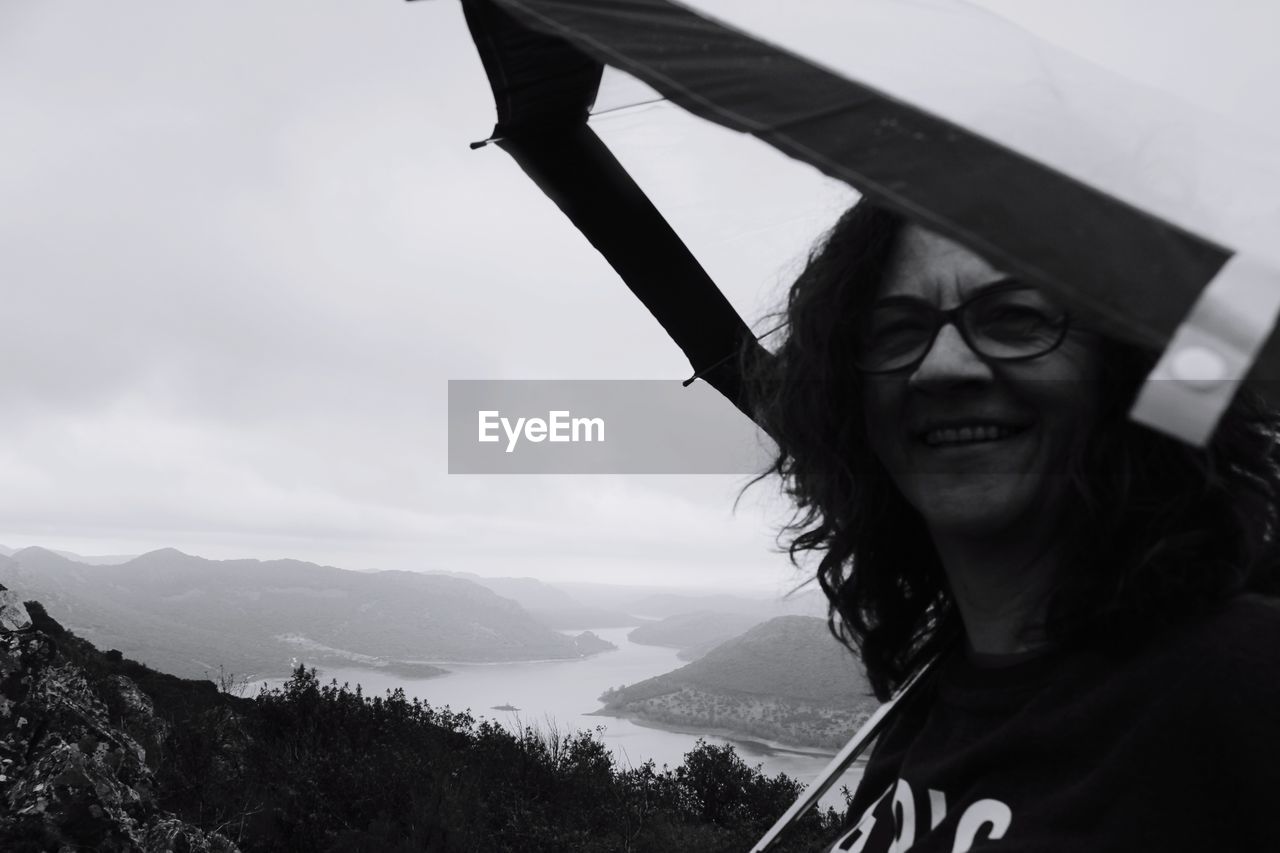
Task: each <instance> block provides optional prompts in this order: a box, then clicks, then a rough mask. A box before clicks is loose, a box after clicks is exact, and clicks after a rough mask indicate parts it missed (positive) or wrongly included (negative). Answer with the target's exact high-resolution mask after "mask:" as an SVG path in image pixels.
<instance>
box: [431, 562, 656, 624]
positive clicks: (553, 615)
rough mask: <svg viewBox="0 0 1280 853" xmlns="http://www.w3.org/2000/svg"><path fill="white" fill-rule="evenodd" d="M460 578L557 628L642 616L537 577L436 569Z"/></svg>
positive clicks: (628, 620) (636, 620) (634, 620)
mask: <svg viewBox="0 0 1280 853" xmlns="http://www.w3.org/2000/svg"><path fill="white" fill-rule="evenodd" d="M433 574H442V575H446V576H448V577H455V578H463V579H465V580H469V581H472V582H473V583H478V584H480V585H481V586H483V587H485V588H487V589H491V590H493V591H494V592H496V593H497V594H498V595H501V596H502V597H504V598H509V599H511V600H512V601H515V602H517V603H518V604H519V605H520V606H521V607H523V608H524V609H525V610H527V611H529V615H530V616H532V617H533V618H535V619H537V620H538V621H539V622H541V623H542V624H544V625H546V626H547V627H548V628H554V629H556V630H558V631H571V630H582V629H584V628H628V627H630V626H632V625H640V624H642V623H643V622H644V621H645V620H644V619H640V618H638V617H635V616H632V615H631V614H629V613H624V612H622V611H621V610H614V609H609V608H605V607H597V606H590V605H584V604H583V603H582V602H580V601H578V600H577V599H576V598H574V597H573V596H572V595H570V594H569V593H568V592H566V591H565V590H563V589H560V588H559V587H557V586H554V585H552V584H549V583H545V582H543V581H540V580H537V579H536V578H509V577H500V578H491V577H484V576H483V575H477V574H472V573H471V572H435V573H433Z"/></svg>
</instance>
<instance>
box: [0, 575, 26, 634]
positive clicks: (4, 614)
mask: <svg viewBox="0 0 1280 853" xmlns="http://www.w3.org/2000/svg"><path fill="white" fill-rule="evenodd" d="M30 627H31V616H30V614H28V613H27V608H26V605H24V604H23V603H22V599H21V598H19V597H18V594H17V593H16V592H14V591H13V590H11V589H5V588H4V587H3V586H0V631H25V630H26V629H27V628H30Z"/></svg>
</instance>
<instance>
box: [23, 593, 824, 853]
mask: <svg viewBox="0 0 1280 853" xmlns="http://www.w3.org/2000/svg"><path fill="white" fill-rule="evenodd" d="M29 609H30V610H31V614H32V621H33V622H34V623H35V627H34V630H36V631H39V632H41V633H42V634H43V635H44V636H47V637H49V638H51V639H52V640H53V642H54V643H55V644H56V646H57V648H58V650H59V654H60V655H61V656H62V659H63V660H65V662H66V663H67V664H68V665H70V666H74V667H76V668H78V670H79V671H80V672H81V673H83V676H84V678H85V679H86V681H87V682H88V683H89V684H90V685H104V684H106V683H108V682H109V681H110V680H111V679H113V678H116V677H118V676H120V675H127V676H128V677H129V678H130V679H132V680H133V682H135V683H136V684H137V685H138V687H139V688H140V689H142V690H143V691H145V692H147V693H148V694H150V696H151V699H152V700H153V702H154V717H153V718H152V719H149V720H140V719H137V718H136V715H134V716H132V717H131V716H130V715H129V713H128V712H127V709H122V708H118V707H116V708H109V713H110V716H111V718H112V724H113V725H116V726H119V727H121V728H122V729H124V730H128V731H130V732H132V733H133V735H132V736H133V737H135V738H136V739H137V740H138V742H139V743H142V744H143V745H144V746H145V747H146V762H147V764H148V766H149V767H150V768H151V770H152V772H153V773H154V777H155V781H156V784H155V794H154V796H155V798H156V802H157V806H158V807H159V808H163V809H165V810H167V811H168V812H171V813H173V814H175V815H177V816H178V817H179V818H181V819H182V820H184V821H187V822H189V823H190V824H191V825H193V826H196V827H199V828H201V829H202V830H215V829H216V830H218V831H219V832H221V833H222V834H223V835H225V836H226V837H228V838H230V839H231V840H232V841H234V842H235V844H237V845H238V846H239V848H240V849H241V850H244V851H295V850H296V851H308V853H311V851H335V853H336V851H343V853H358V851H379V853H382V852H383V851H389V853H396V851H409V850H433V851H459V853H461V851H475V850H494V851H508V850H510V851H521V853H540V852H541V851H546V853H552V852H553V851H554V853H564V851H580V853H596V852H597V851H598V853H604V851H623V850H626V851H636V853H642V851H654V853H658V851H662V853H667V851H684V850H690V851H692V850H697V851H734V853H738V851H742V850H745V849H748V848H749V847H750V846H751V844H752V843H753V842H754V840H755V839H756V838H758V837H759V835H761V834H763V832H764V831H765V829H767V828H768V826H769V825H770V824H771V823H772V821H773V820H774V819H775V818H776V817H777V816H778V815H779V814H781V813H782V811H784V810H785V808H786V807H787V806H788V805H789V804H790V802H791V801H792V799H793V798H794V797H795V796H796V795H797V794H798V792H799V790H800V787H801V786H800V785H799V784H798V783H796V782H794V781H793V780H791V779H789V778H787V777H786V776H783V775H779V776H776V777H773V778H768V777H765V776H764V775H763V774H762V773H761V772H760V771H759V769H758V768H757V769H752V768H749V767H747V766H746V765H745V764H744V763H743V762H742V760H741V759H740V758H739V757H738V756H737V755H736V753H735V752H734V750H733V749H732V747H728V746H725V747H716V746H710V745H707V744H705V743H700V744H699V746H698V747H697V748H696V749H694V750H693V751H691V752H690V753H689V754H688V755H687V756H686V757H685V761H684V763H683V764H681V765H680V766H679V767H676V768H666V767H663V768H657V767H655V766H654V765H653V764H652V763H647V764H645V765H642V766H641V767H638V768H630V769H623V768H619V767H617V766H616V765H615V764H614V762H613V760H612V757H611V754H610V753H609V751H608V749H607V748H606V747H605V746H604V745H603V744H602V743H601V741H600V739H599V738H598V736H597V735H596V734H595V733H591V732H577V733H570V734H565V733H560V732H556V731H549V732H545V731H544V732H538V731H535V730H533V729H530V728H526V729H524V730H522V731H518V732H511V731H508V730H507V729H505V728H503V727H502V726H500V725H497V724H495V723H492V722H490V721H487V720H477V719H475V718H474V717H472V716H471V715H469V714H459V713H453V712H452V711H450V710H449V709H447V708H445V709H437V708H433V707H431V706H430V705H427V704H424V703H422V702H419V701H416V700H409V699H407V698H406V697H405V695H404V693H403V692H402V691H395V692H393V693H388V694H387V695H386V696H382V697H367V696H364V695H363V694H362V692H361V691H360V689H359V688H358V687H357V688H356V689H354V690H352V689H350V688H348V687H347V686H345V685H344V686H339V685H337V684H336V683H330V684H329V685H323V684H321V683H320V682H319V681H318V679H317V678H316V675H315V671H314V670H308V669H305V668H302V667H299V668H298V669H297V670H295V671H294V673H293V676H292V678H291V679H290V680H289V681H288V682H287V683H286V684H285V685H284V687H283V688H281V689H278V690H274V691H270V692H264V693H262V694H260V695H259V696H257V697H256V698H254V699H237V698H236V697H234V696H229V695H227V694H225V693H221V692H219V691H217V690H216V689H215V688H214V687H213V685H211V684H209V683H208V682H195V681H185V680H182V679H178V678H173V677H171V676H165V675H161V674H159V673H155V672H152V671H149V670H147V669H146V668H145V667H142V666H140V665H139V664H136V663H133V662H132V661H129V660H126V659H123V658H122V657H121V656H120V655H119V654H118V653H112V652H107V653H105V654H104V653H100V652H98V651H97V650H96V649H94V648H93V647H92V646H91V645H90V644H89V643H87V642H85V641H83V640H80V639H78V638H76V637H74V636H73V635H72V634H70V633H69V632H67V631H65V630H63V629H62V628H61V627H60V626H59V625H57V623H56V622H54V621H53V620H51V619H50V618H49V617H48V616H47V615H46V614H45V613H44V611H43V609H41V608H40V607H39V606H38V605H35V604H31V605H29ZM0 784H2V783H0ZM838 821H839V816H838V815H837V814H836V813H835V812H834V811H832V810H828V811H827V812H825V813H823V814H813V815H810V816H809V817H807V818H806V819H805V820H804V821H802V822H801V824H800V825H799V826H798V827H797V829H796V831H795V833H794V834H793V835H792V837H791V839H790V840H789V841H788V842H787V843H786V844H784V845H783V846H782V847H781V848H780V849H782V850H792V851H803V850H821V849H824V845H825V843H829V841H830V840H831V838H832V836H833V835H834V833H835V832H836V829H837V826H838Z"/></svg>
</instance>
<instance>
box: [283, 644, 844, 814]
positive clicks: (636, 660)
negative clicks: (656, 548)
mask: <svg viewBox="0 0 1280 853" xmlns="http://www.w3.org/2000/svg"><path fill="white" fill-rule="evenodd" d="M630 630H631V629H630V628H601V629H595V633H596V634H597V635H599V636H600V637H601V638H603V639H605V640H608V641H609V642H611V643H613V644H615V645H616V646H617V647H618V650H617V651H613V652H604V653H602V654H598V655H595V656H593V657H590V658H586V659H584V660H572V661H541V662H536V663H496V664H456V663H451V664H447V665H446V668H447V669H448V670H450V672H449V674H448V675H444V676H440V677H438V678H423V679H413V678H401V677H399V676H396V675H394V674H392V673H386V672H380V671H378V670H376V669H367V668H357V667H351V668H346V667H341V668H339V667H330V668H328V669H323V670H320V675H321V678H322V680H323V681H324V682H325V683H328V681H329V680H330V679H337V681H338V683H339V684H341V683H343V682H346V683H349V684H350V685H351V686H352V687H355V686H356V685H357V684H359V685H361V686H362V687H363V689H364V693H365V695H366V696H376V695H382V694H383V693H384V692H385V691H386V690H389V689H392V688H395V687H401V688H403V689H404V692H405V694H406V695H407V696H410V697H417V698H419V699H421V700H423V701H424V702H429V703H430V704H432V705H434V706H436V707H443V706H446V705H447V706H449V707H450V708H452V709H453V710H454V711H461V710H465V709H468V708H469V709H471V712H472V713H473V714H475V715H476V716H478V717H479V716H483V717H488V718H489V719H492V720H495V721H497V722H501V723H503V724H505V725H507V726H508V727H514V726H517V725H534V726H537V727H540V728H543V729H546V728H548V727H549V726H555V727H556V728H558V729H559V730H561V731H564V730H568V729H594V728H596V727H597V726H602V727H603V728H604V731H603V732H602V734H601V740H602V741H603V742H604V743H605V745H606V746H608V747H609V749H610V750H612V752H613V754H614V757H615V758H616V760H617V762H618V764H619V765H620V766H623V767H626V766H639V765H640V764H643V763H644V762H645V761H646V760H648V759H653V761H654V762H655V763H656V764H658V765H659V766H661V765H663V764H668V765H672V766H675V765H677V764H679V763H680V762H681V761H682V760H683V758H684V754H685V753H686V752H688V751H689V750H691V749H693V747H694V744H695V742H696V741H697V740H698V738H699V737H702V738H705V739H706V740H707V742H708V743H715V744H723V743H732V744H733V746H734V749H735V750H737V753H738V755H740V756H741V757H742V758H743V759H744V760H745V761H746V762H747V763H748V764H751V765H755V764H760V765H762V766H763V770H764V772H765V773H766V774H769V775H774V774H776V773H786V774H787V775H788V776H791V777H792V778H795V779H798V780H801V781H803V782H805V783H808V782H809V781H811V780H812V779H813V778H814V777H816V776H817V775H818V773H820V772H821V770H822V768H823V767H825V766H826V764H827V762H828V761H829V760H830V758H831V755H832V754H831V753H830V752H825V751H822V750H811V749H804V748H794V747H787V746H783V745H781V744H776V743H764V742H761V741H759V740H753V739H750V738H738V737H724V736H720V735H713V734H705V733H697V732H691V731H672V730H668V729H660V728H656V727H653V726H649V725H638V724H636V723H633V722H631V721H630V720H623V719H618V718H616V717H597V716H593V715H592V712H594V711H596V710H598V709H599V708H600V706H601V703H600V701H599V699H598V698H597V697H598V696H599V695H600V694H601V693H603V692H604V691H605V690H607V689H608V688H610V687H617V686H619V685H621V684H634V683H635V682H637V681H643V680H644V679H646V678H650V677H652V676H655V675H661V674H662V673H664V672H669V671H671V670H673V669H676V668H678V667H680V666H683V665H684V663H685V662H684V661H682V660H680V659H679V658H677V657H676V650H675V649H667V648H661V647H658V646H642V645H639V644H637V643H633V642H631V641H630V640H628V639H627V632H628V631H630ZM565 633H569V634H576V633H578V632H576V631H571V632H570V631H567V632H565ZM279 683H280V682H279V681H278V680H277V681H275V682H270V684H271V686H276V685H278V684H279ZM499 705H510V706H514V707H516V708H519V709H520V710H519V711H518V712H517V711H498V710H494V707H495V706H499ZM862 767H863V765H862V763H861V762H859V763H858V764H856V765H855V766H854V767H853V768H851V769H850V770H849V771H848V772H847V773H846V774H845V776H844V778H843V779H842V780H841V782H840V783H838V784H837V785H836V786H835V787H834V789H833V790H832V791H831V792H829V793H828V794H827V796H826V797H824V798H823V800H822V804H823V805H824V806H825V805H833V806H836V807H837V808H842V807H843V799H842V798H841V797H840V795H839V787H840V784H845V785H848V786H849V788H850V790H852V789H853V788H854V787H855V786H856V785H857V783H858V780H859V779H860V778H861V777H862Z"/></svg>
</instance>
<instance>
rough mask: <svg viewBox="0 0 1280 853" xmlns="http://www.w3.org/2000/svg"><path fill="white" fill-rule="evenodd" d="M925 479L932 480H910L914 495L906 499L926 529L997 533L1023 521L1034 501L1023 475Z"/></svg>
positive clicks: (958, 533)
mask: <svg viewBox="0 0 1280 853" xmlns="http://www.w3.org/2000/svg"><path fill="white" fill-rule="evenodd" d="M928 479H929V480H933V482H922V483H918V484H913V485H915V486H916V488H914V489H912V491H913V492H914V495H912V496H911V497H909V498H908V500H909V502H910V503H911V504H912V506H914V507H915V508H916V511H917V512H919V513H920V515H921V516H922V517H923V518H924V521H925V524H926V525H928V527H929V529H930V530H934V531H937V532H946V533H950V534H952V535H958V536H984V535H993V534H997V533H1000V532H1003V531H1007V530H1009V529H1010V528H1012V527H1014V526H1015V525H1017V524H1019V523H1020V522H1023V521H1026V520H1027V515H1028V512H1029V510H1030V509H1031V506H1032V505H1033V504H1034V500H1033V497H1034V493H1035V490H1034V487H1033V484H1032V483H1030V482H1028V478H1027V477H1026V476H1025V475H1017V474H1003V475H1000V474H994V475H992V474H989V475H986V476H984V477H981V478H976V479H975V478H965V481H964V482H955V478H952V477H937V478H928ZM939 480H940V481H941V482H939ZM912 498H914V499H912Z"/></svg>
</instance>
